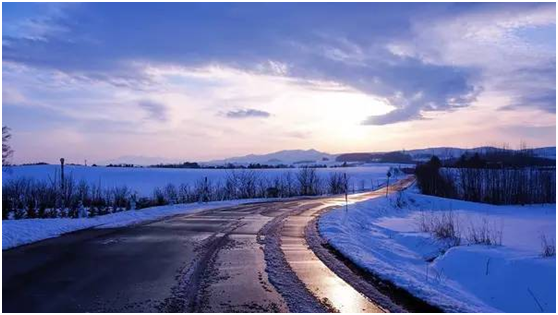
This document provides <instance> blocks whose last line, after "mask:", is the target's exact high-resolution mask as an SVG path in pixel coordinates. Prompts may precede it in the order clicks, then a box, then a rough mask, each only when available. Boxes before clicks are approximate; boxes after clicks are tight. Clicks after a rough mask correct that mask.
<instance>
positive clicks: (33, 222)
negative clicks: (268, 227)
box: [2, 199, 270, 250]
mask: <svg viewBox="0 0 558 315" xmlns="http://www.w3.org/2000/svg"><path fill="white" fill-rule="evenodd" d="M266 200H267V201H269V200H270V199H266ZM260 201H264V199H244V200H230V201H215V202H208V203H203V204H200V203H193V204H180V205H169V206H161V207H152V208H145V209H141V210H130V211H123V212H118V213H112V214H107V215H102V216H97V217H93V218H83V219H68V218H64V219H23V220H2V250H5V249H9V248H12V247H16V246H20V245H24V244H29V243H34V242H37V241H41V240H44V239H47V238H52V237H57V236H60V235H62V234H64V233H69V232H74V231H78V230H83V229H88V228H97V229H108V228H116V227H122V226H128V225H133V224H138V223H143V222H147V221H152V220H157V219H161V218H164V217H167V216H172V215H176V214H187V213H196V212H200V211H203V210H209V209H216V208H221V207H231V206H237V205H241V204H246V203H253V202H260Z"/></svg>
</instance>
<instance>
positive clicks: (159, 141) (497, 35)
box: [2, 3, 556, 163]
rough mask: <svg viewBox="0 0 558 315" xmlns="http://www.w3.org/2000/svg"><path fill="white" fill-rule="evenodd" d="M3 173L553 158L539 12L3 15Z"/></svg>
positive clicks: (552, 114) (544, 12)
mask: <svg viewBox="0 0 558 315" xmlns="http://www.w3.org/2000/svg"><path fill="white" fill-rule="evenodd" d="M2 124H3V125H7V126H9V127H10V128H11V130H12V135H13V138H12V142H11V143H12V147H13V149H14V151H15V154H14V156H13V161H14V162H15V163H24V162H37V161H46V162H55V161H57V160H58V159H59V158H60V157H65V158H66V160H67V161H76V162H81V161H83V160H84V159H87V160H89V161H98V162H99V161H106V160H110V159H115V158H118V157H121V156H145V157H161V159H168V160H175V161H185V160H189V161H204V160H211V159H218V158H225V157H231V156H237V155H245V154H250V153H260V154H261V153H269V152H273V151H279V150H284V149H310V148H313V149H317V150H320V151H325V152H328V153H344V152H370V151H390V150H401V149H414V148H424V147H433V146H459V147H475V146H484V145H502V144H504V143H506V144H509V145H511V146H512V147H513V146H517V145H518V144H519V143H520V142H525V143H527V144H528V145H529V146H532V147H539V146H555V144H556V7H555V4H554V3H547V4H536V3H497V4H494V3H486V4H482V3H475V4H467V3H461V4H448V3H437V4H421V3H404V4H403V3H399V4H397V3H350V4H341V3H325V4H324V3H305V4H297V3H289V4H284V3H283V4H281V3H268V4H257V3H242V4H231V3H228V4H223V3H206V4H196V3H164V4H154V3H3V4H2Z"/></svg>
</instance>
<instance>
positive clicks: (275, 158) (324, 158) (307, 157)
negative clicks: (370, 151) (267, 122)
mask: <svg viewBox="0 0 558 315" xmlns="http://www.w3.org/2000/svg"><path fill="white" fill-rule="evenodd" d="M334 160H335V155H332V154H329V153H324V152H320V151H317V150H314V149H310V150H283V151H278V152H273V153H268V154H249V155H245V156H238V157H231V158H227V159H223V160H213V161H209V162H207V163H205V164H212V165H217V164H226V163H232V164H250V163H260V164H271V165H277V164H314V163H327V162H328V161H334Z"/></svg>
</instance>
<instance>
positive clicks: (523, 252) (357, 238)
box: [319, 191, 556, 312]
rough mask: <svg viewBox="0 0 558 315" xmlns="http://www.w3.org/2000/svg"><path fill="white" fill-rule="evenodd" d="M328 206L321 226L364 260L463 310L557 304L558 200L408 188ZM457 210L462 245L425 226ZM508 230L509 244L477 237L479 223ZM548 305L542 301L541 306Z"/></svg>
mask: <svg viewBox="0 0 558 315" xmlns="http://www.w3.org/2000/svg"><path fill="white" fill-rule="evenodd" d="M397 199H398V198H397V194H392V195H391V196H390V198H385V197H382V198H377V199H372V200H368V201H364V202H360V203H356V204H353V205H350V206H349V207H348V210H345V208H338V209H335V210H333V211H331V212H328V213H326V214H324V215H323V216H322V217H321V219H320V221H319V229H320V233H321V234H322V236H323V237H324V238H326V239H327V240H328V242H330V244H331V245H332V246H333V247H335V248H336V249H337V250H339V251H340V252H342V253H343V254H344V255H346V256H347V257H349V258H350V259H351V260H352V261H353V262H355V263H356V264H358V265H359V266H361V267H363V268H365V269H367V270H370V271H371V272H374V273H375V274H378V275H379V276H380V277H382V278H383V279H386V280H389V281H392V282H393V283H395V284H396V285H398V286H400V287H403V288H405V289H407V290H408V291H410V292H411V293H412V294H414V295H415V296H417V297H419V298H422V299H424V300H427V301H428V302H430V303H432V304H434V305H437V306H439V307H441V308H442V309H444V310H446V311H456V312H541V311H544V312H555V311H556V257H555V256H554V257H542V256H541V253H542V245H541V236H542V235H544V236H545V237H546V238H547V239H551V240H552V241H553V242H554V240H555V239H556V205H555V204H552V205H531V206H493V205H487V204H481V203H473V202H465V201H459V200H451V199H444V198H438V197H431V196H425V195H421V194H418V193H413V192H409V191H406V192H404V193H403V194H402V196H401V198H400V202H399V203H398V202H397ZM449 213H451V215H453V217H454V218H455V220H456V222H457V223H458V228H459V234H460V235H461V238H462V240H461V245H460V246H454V247H451V246H449V245H448V242H447V241H444V240H439V239H436V238H435V237H433V236H432V235H431V234H429V233H425V232H421V230H422V229H421V228H420V222H421V220H424V218H426V219H427V220H431V219H432V218H435V217H436V216H440V215H443V214H445V215H447V214H449ZM483 224H486V226H488V227H489V229H490V231H491V232H493V233H494V234H501V238H502V242H501V246H487V245H474V244H472V243H471V242H470V241H469V240H468V236H470V229H471V227H477V228H478V227H480V226H482V225H483ZM539 305H540V306H539Z"/></svg>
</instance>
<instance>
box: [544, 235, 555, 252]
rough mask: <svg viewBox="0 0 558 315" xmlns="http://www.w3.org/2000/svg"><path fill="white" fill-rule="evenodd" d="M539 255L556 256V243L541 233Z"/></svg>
mask: <svg viewBox="0 0 558 315" xmlns="http://www.w3.org/2000/svg"><path fill="white" fill-rule="evenodd" d="M541 247H542V250H541V256H542V257H554V256H556V243H555V241H554V239H551V240H549V239H547V238H546V235H544V234H543V235H541Z"/></svg>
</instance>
